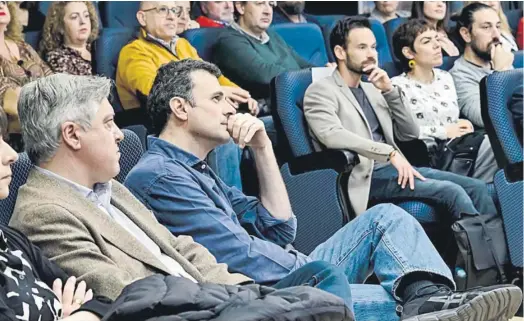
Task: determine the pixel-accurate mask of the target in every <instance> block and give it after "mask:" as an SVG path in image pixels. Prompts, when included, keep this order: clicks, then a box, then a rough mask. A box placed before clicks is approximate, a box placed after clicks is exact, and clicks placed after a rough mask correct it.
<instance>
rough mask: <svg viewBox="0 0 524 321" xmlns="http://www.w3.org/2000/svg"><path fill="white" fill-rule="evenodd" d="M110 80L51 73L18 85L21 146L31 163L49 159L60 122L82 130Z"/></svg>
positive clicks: (107, 90) (56, 142)
mask: <svg viewBox="0 0 524 321" xmlns="http://www.w3.org/2000/svg"><path fill="white" fill-rule="evenodd" d="M110 90H111V80H109V79H107V78H104V77H97V76H73V75H67V74H54V75H51V76H48V77H44V78H39V79H37V80H35V81H32V82H30V83H28V84H27V85H25V86H24V87H22V91H21V92H20V98H19V100H18V115H19V117H20V126H21V129H22V137H23V139H24V143H25V150H26V151H27V154H28V155H29V158H30V159H31V161H32V162H33V163H35V164H39V163H42V162H46V161H48V160H49V159H51V158H52V157H53V156H54V155H55V153H56V151H57V149H58V147H59V146H60V141H61V132H62V129H61V127H62V124H63V123H65V122H68V121H70V122H74V123H76V124H78V125H80V126H81V128H83V129H84V130H87V129H89V128H91V123H92V121H93V119H94V117H95V115H96V113H97V111H98V108H99V106H100V104H101V103H102V101H103V100H104V98H108V96H109V93H110Z"/></svg>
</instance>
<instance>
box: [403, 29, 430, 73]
mask: <svg viewBox="0 0 524 321" xmlns="http://www.w3.org/2000/svg"><path fill="white" fill-rule="evenodd" d="M428 30H435V28H433V26H432V25H430V24H429V22H427V21H426V20H423V19H411V20H409V21H407V22H405V23H403V24H402V25H400V26H399V27H398V28H397V30H395V32H394V33H393V52H394V53H395V56H396V57H397V58H398V59H399V60H400V64H401V65H402V69H403V70H404V71H405V72H407V71H409V70H410V68H409V65H408V63H409V59H408V58H406V56H404V54H403V53H402V48H404V47H409V48H410V49H411V50H412V51H413V52H415V39H417V37H418V36H419V35H420V34H422V33H423V32H425V31H428Z"/></svg>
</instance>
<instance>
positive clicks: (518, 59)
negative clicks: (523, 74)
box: [513, 50, 524, 68]
mask: <svg viewBox="0 0 524 321" xmlns="http://www.w3.org/2000/svg"><path fill="white" fill-rule="evenodd" d="M513 54H514V55H515V58H514V59H513V68H522V67H524V51H522V50H519V51H515V52H514V53H513Z"/></svg>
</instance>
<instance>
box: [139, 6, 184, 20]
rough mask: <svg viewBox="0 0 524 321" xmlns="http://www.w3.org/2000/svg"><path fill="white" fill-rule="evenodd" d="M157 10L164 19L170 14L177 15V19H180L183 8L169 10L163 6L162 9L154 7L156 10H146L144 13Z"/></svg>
mask: <svg viewBox="0 0 524 321" xmlns="http://www.w3.org/2000/svg"><path fill="white" fill-rule="evenodd" d="M153 10H155V11H156V13H157V14H158V15H159V16H160V17H162V18H165V17H167V15H168V14H169V12H171V13H172V14H173V15H175V16H176V17H180V15H181V14H182V7H173V8H168V7H166V6H162V7H154V8H151V9H146V10H142V11H143V12H149V11H153Z"/></svg>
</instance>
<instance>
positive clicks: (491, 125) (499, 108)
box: [480, 68, 524, 171]
mask: <svg viewBox="0 0 524 321" xmlns="http://www.w3.org/2000/svg"><path fill="white" fill-rule="evenodd" d="M523 75H524V69H522V68H519V69H514V70H508V71H503V72H495V73H493V74H491V75H489V76H487V77H485V78H484V79H482V81H481V83H480V89H481V92H480V98H481V109H482V119H483V120H484V125H485V127H486V131H487V133H488V137H489V140H490V142H491V146H492V148H493V151H494V154H495V158H496V160H497V163H498V165H499V167H500V168H507V166H508V165H512V164H519V163H521V162H522V160H523V156H522V152H523V150H522V145H521V144H520V142H519V138H518V136H517V132H516V130H515V127H514V126H511V125H509V124H513V119H512V115H511V112H510V110H509V108H508V103H509V102H510V100H511V98H512V96H513V93H514V91H515V90H516V89H517V87H518V86H522V81H523ZM520 166H522V165H520ZM520 170H521V171H522V168H521V169H520Z"/></svg>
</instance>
